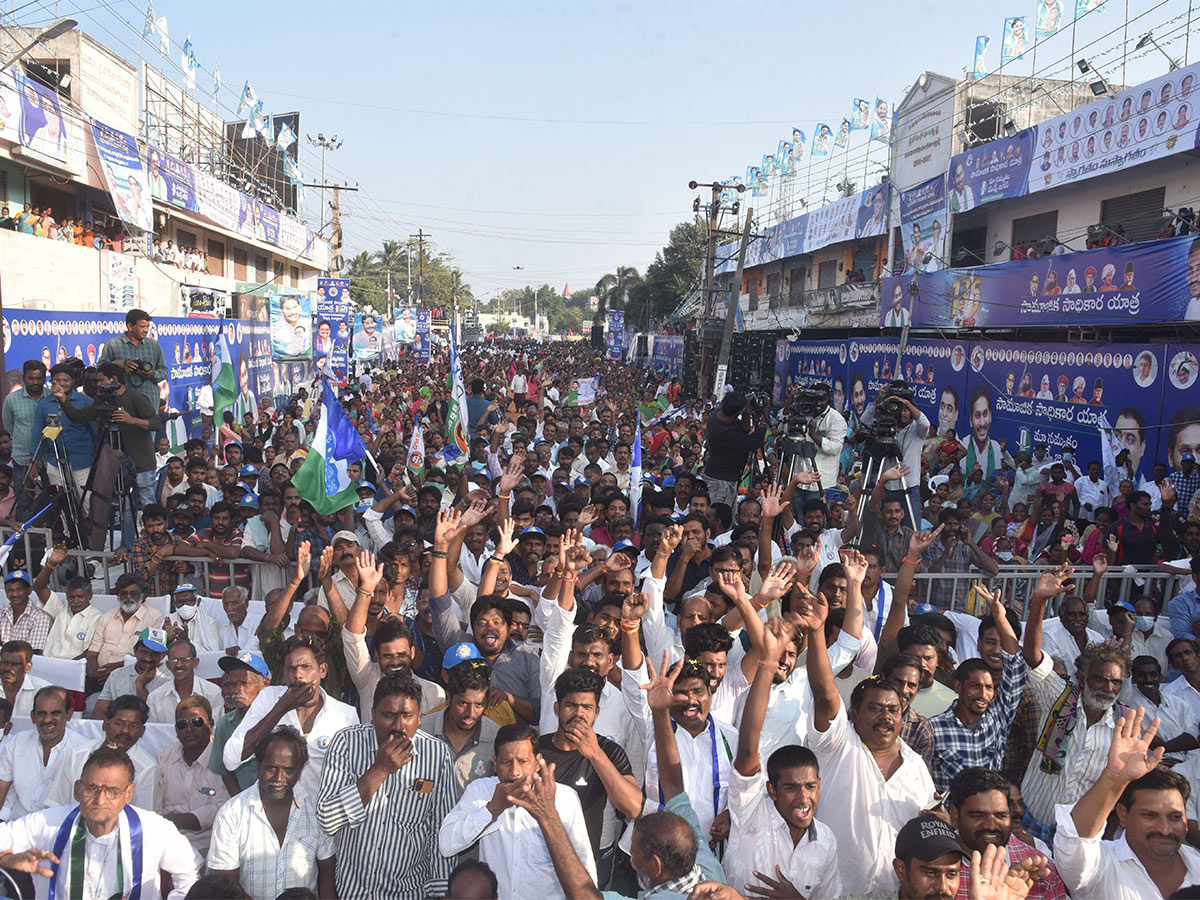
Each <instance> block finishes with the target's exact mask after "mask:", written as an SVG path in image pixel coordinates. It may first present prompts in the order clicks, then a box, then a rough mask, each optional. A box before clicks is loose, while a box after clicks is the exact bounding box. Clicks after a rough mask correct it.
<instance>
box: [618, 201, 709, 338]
mask: <svg viewBox="0 0 1200 900" xmlns="http://www.w3.org/2000/svg"><path fill="white" fill-rule="evenodd" d="M705 241H706V232H705V226H704V223H703V221H702V220H700V219H695V220H693V221H691V222H681V223H679V224H678V225H676V226H675V227H674V228H672V229H671V234H670V236H669V237H668V238H667V245H666V246H665V247H663V248H662V249H661V250H659V251H658V253H656V254H655V256H654V262H652V263H650V265H649V266H647V267H646V277H645V279H644V280H643V281H642V283H641V284H640V285H639V287H638V289H637V291H636V292H635V294H634V295H633V296H631V297H630V298H629V307H630V309H631V310H633V311H634V315H633V316H632V318H633V319H634V320H635V321H636V322H637V324H638V327H639V329H640V330H645V329H647V328H648V327H649V323H650V320H651V319H662V318H663V317H665V316H668V315H670V314H671V312H672V311H673V310H674V309H675V308H676V307H678V306H679V304H680V303H682V302H683V301H684V300H685V299H686V298H687V296H688V295H689V294H690V293H691V292H692V291H694V290H695V289H696V287H697V286H698V285H699V284H700V280H701V278H702V276H703V269H704V254H705V251H706V247H705ZM626 318H627V319H629V318H631V316H630V315H629V314H627V316H626ZM627 327H628V326H627Z"/></svg>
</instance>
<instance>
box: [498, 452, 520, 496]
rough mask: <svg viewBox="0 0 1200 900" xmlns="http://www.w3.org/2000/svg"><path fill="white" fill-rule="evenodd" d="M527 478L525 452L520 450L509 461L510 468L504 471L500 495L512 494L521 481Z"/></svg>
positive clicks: (501, 478)
mask: <svg viewBox="0 0 1200 900" xmlns="http://www.w3.org/2000/svg"><path fill="white" fill-rule="evenodd" d="M524 477H525V451H524V450H518V451H517V452H516V453H514V454H513V455H512V458H511V459H510V460H509V461H508V468H506V469H505V470H504V474H503V475H501V476H500V493H502V494H508V493H511V492H512V489H513V488H515V487H516V486H517V485H518V484H520V483H521V479H522V478H524Z"/></svg>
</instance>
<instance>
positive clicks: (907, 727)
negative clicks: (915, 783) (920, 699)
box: [900, 706, 937, 772]
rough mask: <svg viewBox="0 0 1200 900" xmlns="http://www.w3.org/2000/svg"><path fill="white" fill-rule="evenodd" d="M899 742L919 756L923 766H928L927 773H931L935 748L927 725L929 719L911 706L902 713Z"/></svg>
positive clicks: (930, 730)
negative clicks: (902, 719)
mask: <svg viewBox="0 0 1200 900" xmlns="http://www.w3.org/2000/svg"><path fill="white" fill-rule="evenodd" d="M900 740H902V741H904V743H906V744H908V746H909V747H911V748H912V749H913V751H914V752H915V753H917V754H919V755H920V757H921V758H922V759H924V760H925V765H927V766H929V771H931V772H932V771H933V751H934V748H935V747H936V746H937V742H936V741H935V740H934V737H933V728H931V727H930V725H929V719H927V718H925V716H923V715H921V714H920V713H919V712H917V711H916V710H915V709H913V708H912V707H911V706H910V707H909V708H908V711H907V712H905V713H904V721H902V722H901V723H900Z"/></svg>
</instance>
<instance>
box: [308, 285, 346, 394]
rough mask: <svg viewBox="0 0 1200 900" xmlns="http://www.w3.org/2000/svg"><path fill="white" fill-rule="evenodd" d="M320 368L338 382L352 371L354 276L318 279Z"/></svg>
mask: <svg viewBox="0 0 1200 900" xmlns="http://www.w3.org/2000/svg"><path fill="white" fill-rule="evenodd" d="M313 362H314V364H315V365H316V368H317V371H318V372H320V373H321V374H322V375H324V376H325V377H326V378H328V379H329V380H330V381H331V382H333V383H334V384H345V383H346V380H347V378H348V377H349V372H350V279H349V278H318V279H317V330H316V333H315V335H314V337H313Z"/></svg>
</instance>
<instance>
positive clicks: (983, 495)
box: [0, 311, 1200, 900]
mask: <svg viewBox="0 0 1200 900" xmlns="http://www.w3.org/2000/svg"><path fill="white" fill-rule="evenodd" d="M148 323H149V317H148V316H146V315H145V314H144V313H140V315H139V311H133V312H131V313H130V318H129V322H128V324H129V329H128V331H127V332H126V334H125V335H122V336H119V337H118V338H114V339H113V341H110V342H109V345H106V347H105V350H104V353H103V354H102V357H101V359H102V362H101V364H100V366H99V368H98V373H97V374H98V376H99V378H100V379H101V383H102V384H104V385H114V386H115V389H116V390H117V392H118V393H117V395H118V398H119V403H118V410H117V412H116V413H114V414H113V420H114V421H115V422H116V423H117V424H118V427H119V431H120V433H121V435H122V437H123V439H124V443H125V446H126V450H127V454H128V456H129V457H130V463H129V464H130V465H131V467H132V469H133V470H136V471H135V472H133V473H132V474H133V476H134V477H133V480H134V483H135V484H136V490H137V493H138V496H139V499H140V500H141V508H140V514H139V517H138V524H137V531H136V534H131V535H129V537H128V538H127V539H126V540H124V541H123V542H122V546H121V547H120V548H119V549H118V550H117V551H116V552H115V554H113V555H111V556H110V557H108V558H107V560H106V563H105V566H106V567H107V569H108V573H107V576H108V578H109V579H110V581H111V583H113V584H114V585H115V586H114V588H113V589H112V594H111V595H106V594H105V592H104V591H103V590H101V589H100V588H101V587H102V586H103V584H102V583H101V582H97V581H95V580H94V578H93V576H94V575H97V574H98V573H96V572H89V571H87V570H86V569H85V568H84V564H83V561H82V558H81V556H80V555H78V554H74V553H72V552H71V550H70V549H69V547H68V544H67V540H66V538H65V537H56V538H55V539H54V540H51V541H42V540H41V539H40V538H37V537H36V536H35V537H34V538H33V539H31V541H30V544H29V546H30V547H32V550H31V552H29V553H26V552H25V551H24V550H23V549H22V548H23V547H24V546H25V544H24V543H21V542H18V543H17V544H16V545H15V548H14V550H13V555H12V556H11V557H10V559H9V561H8V565H7V567H6V570H5V572H4V579H5V580H4V590H5V594H6V596H7V605H5V606H4V607H2V608H0V687H2V688H3V692H4V696H3V698H2V699H0V717H4V718H7V720H8V721H7V724H8V726H9V727H8V728H7V729H6V736H5V737H4V738H3V740H2V741H0V804H2V805H0V819H2V820H3V822H2V823H0V848H3V847H7V848H9V849H8V850H7V851H5V852H4V853H3V855H0V867H3V868H4V869H5V871H6V872H7V873H8V874H9V875H10V876H12V877H13V878H14V879H16V880H17V881H18V882H21V883H23V884H24V885H25V886H26V888H27V889H31V890H36V893H37V896H38V897H54V896H60V897H87V898H91V897H109V896H112V895H115V894H120V895H121V896H127V895H132V896H135V897H138V896H140V897H144V898H152V897H158V896H165V895H167V894H168V892H169V895H170V896H172V897H185V896H186V897H204V898H213V897H239V898H240V897H253V898H256V900H258V898H263V900H266V898H276V897H279V898H284V897H287V898H300V897H313V896H316V897H335V896H337V897H342V898H366V897H396V898H425V897H452V898H477V897H479V898H482V897H501V898H509V897H512V898H518V897H519V898H528V897H537V898H554V897H568V898H571V900H576V898H588V897H600V896H604V897H638V898H654V900H665V898H680V897H691V898H708V900H730V898H737V897H775V898H796V897H803V898H805V900H831V898H838V897H866V898H885V897H889V898H894V897H901V898H914V900H915V898H968V897H969V898H975V900H1020V898H1023V897H1026V896H1029V897H1034V898H1048V900H1054V898H1064V897H1068V896H1069V897H1073V898H1097V900H1100V898H1104V900H1108V898H1149V897H1158V896H1161V897H1170V896H1172V895H1175V894H1176V892H1177V891H1180V890H1181V889H1186V888H1191V889H1192V891H1195V890H1196V886H1198V885H1200V852H1198V851H1197V849H1195V848H1197V847H1200V810H1198V809H1197V806H1198V800H1197V797H1196V796H1195V794H1194V792H1193V790H1192V786H1193V784H1194V782H1195V778H1196V768H1197V765H1198V763H1200V741H1198V736H1200V651H1198V648H1197V644H1196V629H1197V626H1198V625H1200V596H1198V593H1197V584H1198V583H1200V521H1197V520H1193V519H1189V518H1188V515H1187V511H1189V510H1191V509H1192V507H1193V504H1192V502H1191V501H1192V497H1193V495H1194V494H1195V492H1196V491H1197V488H1200V472H1198V471H1197V470H1196V467H1195V462H1194V460H1192V459H1191V458H1190V457H1189V456H1188V455H1186V454H1185V455H1184V456H1183V457H1182V458H1181V460H1180V468H1179V471H1166V467H1164V470H1163V471H1162V472H1161V473H1157V472H1156V482H1155V484H1154V485H1152V488H1153V496H1152V495H1151V493H1149V492H1147V491H1145V490H1132V489H1130V490H1126V491H1124V492H1114V491H1112V490H1111V489H1110V488H1109V487H1108V485H1107V482H1106V481H1104V480H1103V479H1102V478H1101V477H1100V474H1101V473H1100V472H1099V471H1098V469H1099V461H1092V460H1086V461H1084V460H1078V461H1077V460H1075V459H1074V456H1073V454H1070V453H1065V454H1063V455H1062V456H1061V457H1056V458H1050V457H1049V456H1047V455H1046V452H1045V448H1044V447H1035V448H1032V449H1031V450H1030V451H1029V452H1025V453H1018V454H1017V455H1016V458H1009V457H1008V455H1007V453H1006V454H1005V455H1004V458H1003V459H1002V460H998V461H997V464H996V465H995V466H994V467H993V471H992V472H990V473H989V474H988V475H987V476H986V477H985V476H984V474H983V471H982V469H981V468H980V467H979V464H978V463H973V464H970V465H969V460H971V459H973V455H968V453H967V450H966V448H965V446H964V445H961V444H959V443H957V442H955V441H954V440H953V439H952V438H951V437H950V436H949V435H939V434H938V432H937V429H936V428H931V425H930V422H929V420H928V418H927V417H926V416H925V415H924V414H923V413H921V411H920V410H919V409H917V408H916V407H915V406H913V405H912V404H911V403H909V402H907V401H904V402H903V403H902V404H901V406H902V409H900V412H899V414H898V430H897V437H896V443H897V446H898V448H899V450H900V451H901V452H900V456H901V458H900V459H899V460H897V461H896V464H894V465H891V466H889V467H888V468H887V470H886V471H884V472H882V474H881V477H880V479H879V483H878V485H871V484H868V485H863V484H861V483H860V476H859V473H860V471H861V468H862V463H863V455H864V452H865V450H866V448H867V447H868V446H869V438H868V436H867V431H868V430H869V429H870V427H871V420H872V419H873V418H874V417H875V416H877V415H879V411H878V410H877V409H875V407H874V406H872V405H871V404H868V405H867V408H866V409H865V410H864V411H863V412H862V413H861V414H859V413H856V412H854V411H853V410H851V411H849V412H843V411H842V410H840V409H837V408H835V407H834V406H831V405H830V403H831V400H832V399H833V398H832V389H829V388H827V389H824V390H823V391H821V396H822V399H821V402H820V403H819V404H818V406H817V409H816V412H815V415H812V416H811V417H810V419H809V423H808V424H807V426H806V427H807V434H808V436H809V438H810V439H811V441H812V443H813V445H814V447H815V453H814V459H813V462H814V463H815V466H813V467H801V468H800V469H799V470H797V471H795V473H794V474H792V475H791V477H783V478H780V477H779V472H780V470H781V468H783V466H784V464H785V463H789V462H790V460H789V459H784V460H780V459H779V457H778V452H779V451H778V450H777V444H776V442H775V441H774V439H773V436H772V438H770V439H769V438H768V430H769V429H770V428H771V427H772V426H771V423H770V417H769V416H768V415H767V414H766V413H765V411H763V410H761V409H757V408H756V407H755V405H754V403H753V402H748V401H747V398H746V397H745V396H744V395H743V394H742V393H740V392H739V391H736V390H735V391H731V392H730V393H728V394H726V395H725V396H724V397H723V398H722V399H721V400H720V401H719V402H716V403H713V402H685V400H684V399H683V398H682V396H681V386H680V383H679V380H678V379H674V378H671V377H670V376H669V375H666V374H663V373H659V372H653V371H648V370H646V369H642V368H637V367H631V366H625V365H622V364H620V363H615V362H608V361H604V360H602V359H601V358H600V357H599V356H598V354H597V352H596V351H595V350H593V349H591V348H590V347H589V346H587V345H586V344H582V343H581V344H565V343H554V344H532V343H491V344H486V345H472V346H468V347H463V348H462V353H461V365H462V373H463V380H464V381H465V384H466V387H467V391H468V394H469V396H468V397H467V399H466V418H467V423H468V438H467V445H468V446H467V448H466V450H465V452H460V451H459V449H458V448H457V447H456V446H454V444H453V442H451V443H450V444H449V445H447V442H446V440H445V436H444V435H445V426H446V423H447V421H449V420H451V419H452V414H451V408H450V406H449V404H448V400H449V398H450V396H451V394H450V391H449V390H448V378H449V375H450V372H449V359H448V355H447V354H446V353H445V352H444V351H443V352H441V353H438V352H436V351H435V353H434V355H433V359H432V362H431V363H430V364H429V365H428V366H416V365H414V364H412V363H411V362H409V361H406V360H402V361H401V362H400V363H399V364H391V365H388V366H385V367H376V368H373V369H370V370H368V371H364V372H362V373H361V374H360V376H359V378H358V379H357V380H356V381H354V382H353V383H352V384H351V385H348V386H345V387H343V388H341V389H340V390H341V398H340V401H339V402H340V403H341V404H342V407H343V409H344V411H345V414H346V415H348V416H349V417H350V419H351V420H352V421H353V422H354V425H355V427H356V428H357V430H358V432H359V434H360V435H361V436H362V438H363V440H364V442H365V444H366V446H367V448H368V450H369V454H368V455H367V456H366V457H365V458H364V459H363V460H361V461H358V462H352V463H350V465H349V467H348V473H347V474H348V475H349V477H350V479H351V482H352V483H354V484H356V485H357V487H356V489H355V493H356V494H357V501H356V502H355V501H351V502H348V503H347V504H346V505H345V506H344V508H341V509H337V510H333V511H329V512H328V513H326V512H321V511H318V508H323V506H324V504H323V502H322V500H323V499H324V498H314V497H305V496H303V495H302V493H301V491H300V490H299V489H298V488H297V486H296V484H295V483H294V482H293V478H294V477H295V476H296V474H297V472H299V471H300V470H301V468H302V467H303V466H304V465H305V462H306V459H307V454H308V452H309V451H310V450H313V451H321V449H322V448H321V447H319V446H317V447H314V446H313V442H314V439H315V438H316V436H318V435H319V434H320V433H321V429H320V425H319V421H320V419H321V415H322V402H321V396H322V391H321V387H320V385H319V384H317V385H314V389H313V390H311V391H310V390H307V389H302V390H299V391H297V393H296V394H295V395H292V396H288V397H280V398H275V400H276V402H274V403H273V402H272V398H264V401H263V402H261V403H260V405H259V409H258V411H257V413H254V412H250V413H247V414H246V415H245V416H243V417H242V421H241V422H236V421H234V419H233V416H232V415H228V416H221V417H220V421H216V422H213V421H208V422H206V423H205V427H204V430H203V434H202V436H201V437H198V438H194V439H191V440H188V441H187V442H186V443H184V444H183V445H182V449H181V452H179V453H178V454H176V453H173V452H171V450H170V441H169V440H168V439H167V438H166V437H161V438H158V439H157V440H156V435H157V433H158V432H160V431H161V430H162V429H163V421H162V419H161V418H160V417H159V415H158V413H157V398H158V396H159V392H158V384H159V382H161V381H162V380H163V379H164V378H166V370H165V366H161V367H160V360H161V355H162V354H161V349H158V350H157V353H156V348H157V344H155V342H154V341H153V340H151V339H149V338H148V337H147V332H146V329H145V327H144V326H146V325H148ZM595 375H598V376H600V390H599V391H598V396H597V397H596V399H595V402H594V403H591V404H589V405H586V406H574V405H571V401H572V400H573V399H575V397H574V396H573V395H574V393H575V392H574V388H575V387H576V385H575V384H574V382H575V381H576V380H577V379H580V378H586V377H590V376H595ZM47 376H49V379H50V381H49V384H47V381H46V379H47ZM79 382H80V378H79V376H78V375H76V374H75V373H74V371H73V370H71V369H70V367H69V366H67V367H62V366H56V367H55V368H54V369H52V370H51V371H50V372H49V373H47V372H46V370H45V369H44V368H43V367H42V364H41V362H40V361H37V360H32V361H30V362H28V363H26V364H25V368H24V375H23V383H22V385H21V386H20V387H19V388H18V389H17V390H15V391H14V392H13V393H12V394H10V395H9V396H8V397H7V398H6V400H5V403H4V417H3V423H4V428H5V432H4V434H0V488H2V489H3V490H0V525H3V526H4V527H6V528H12V527H16V526H19V525H20V524H21V523H23V522H25V521H27V520H28V518H29V516H30V515H31V514H33V513H35V512H37V511H38V510H39V509H40V508H41V507H40V505H39V502H38V496H39V492H40V490H41V489H42V488H43V487H45V486H46V485H48V484H50V485H52V484H59V485H61V484H63V483H64V480H65V479H64V472H63V471H61V470H60V468H59V466H56V465H55V462H56V461H58V460H60V456H58V455H55V453H54V452H53V451H52V450H51V451H48V450H47V447H46V446H45V444H44V443H43V442H42V441H41V433H42V432H41V429H42V427H43V423H45V421H46V416H47V415H48V414H61V421H62V423H63V428H64V431H63V434H62V436H61V437H60V438H59V441H60V442H62V443H63V448H62V452H63V455H64V456H65V457H66V458H68V459H69V460H70V466H71V470H72V474H73V475H74V476H75V477H76V478H78V477H79V474H80V471H81V469H82V470H85V476H84V478H85V479H86V468H87V466H85V465H83V464H84V463H85V462H88V463H90V460H91V458H92V455H93V453H94V448H95V446H96V444H95V441H96V437H97V434H96V430H95V429H96V423H95V418H96V416H95V414H94V412H89V410H92V409H93V407H94V406H95V404H94V403H93V402H92V396H89V394H88V393H87V392H85V391H83V390H80V384H79ZM91 392H92V394H94V393H95V388H94V387H92V388H91ZM838 405H840V403H839V404H838ZM414 428H420V429H422V431H423V435H424V451H423V455H421V456H416V455H415V454H414V455H413V456H410V451H409V448H410V447H411V446H413V443H412V440H411V439H412V433H413V430H414ZM774 430H775V431H778V426H776V427H775V429H774ZM968 437H969V436H968ZM639 448H640V452H641V455H640V460H638V459H637V458H636V451H637V450H638V449H639ZM638 462H640V463H641V465H640V469H639V466H638V465H637V463H638ZM786 471H789V472H790V471H792V469H791V467H788V468H787V469H786ZM1158 475H1161V477H1157V476H1158ZM80 483H84V481H83V480H81V481H80ZM914 485H915V486H916V487H914ZM68 487H70V484H68ZM860 500H861V503H860ZM910 501H915V503H913V502H910ZM860 507H861V511H860ZM37 524H39V525H46V524H53V523H46V522H42V521H39V522H38V523H37ZM54 527H55V528H56V529H57V526H56V525H55V526H54ZM26 557H28V558H26ZM1129 565H1135V566H1140V567H1142V571H1144V572H1146V573H1147V576H1148V575H1149V573H1150V572H1151V571H1152V570H1154V569H1158V570H1159V571H1158V574H1160V575H1162V576H1164V577H1155V578H1151V577H1146V578H1144V579H1142V581H1141V582H1140V584H1139V583H1137V582H1134V585H1135V587H1134V589H1133V590H1132V591H1131V592H1130V594H1129V596H1130V599H1129V600H1121V599H1119V598H1120V597H1122V596H1125V594H1124V593H1122V592H1121V591H1120V590H1118V589H1117V588H1118V587H1119V586H1120V584H1121V583H1122V582H1120V581H1119V580H1118V578H1117V577H1116V576H1117V574H1118V570H1119V569H1121V568H1123V567H1125V566H1129ZM1013 567H1024V568H1025V570H1028V569H1030V567H1032V574H1030V575H1028V579H1027V585H1026V587H1027V590H1025V591H1024V593H1023V594H1021V596H1020V602H1016V601H1012V600H1011V599H1010V593H1006V592H1005V591H1002V590H1001V589H1000V587H999V583H998V582H995V581H993V578H994V577H995V576H997V575H998V574H1002V573H1003V572H1004V571H1006V570H1010V571H1011V570H1013ZM969 573H974V574H975V576H976V578H975V579H974V581H973V583H971V582H968V581H967V580H964V579H961V578H952V577H950V576H954V575H963V574H969ZM1171 574H1174V575H1175V576H1177V577H1176V578H1174V579H1170V578H1167V577H1166V576H1168V575H1171ZM1124 583H1128V581H1126V582H1124ZM113 595H115V596H113ZM969 603H973V604H975V608H976V611H977V612H978V615H975V614H971V613H969V612H967V609H968V608H969ZM69 661H76V662H75V663H74V665H75V666H76V667H79V666H82V667H83V669H84V672H85V675H84V682H83V690H77V689H75V687H74V686H73V685H71V684H68V683H66V682H65V681H64V682H62V683H55V682H54V681H53V679H45V678H41V677H39V676H38V675H36V674H34V671H33V670H34V669H37V670H38V671H41V672H43V673H46V674H51V673H53V672H60V671H67V670H68V669H69V665H68V662H69ZM80 661H82V662H80ZM208 664H212V666H213V668H214V669H215V672H213V671H211V670H210V675H211V677H207V678H206V677H205V676H204V675H203V674H202V673H201V671H200V670H201V668H202V667H203V666H206V665H208ZM131 885H132V890H131ZM1180 896H1196V894H1195V893H1186V894H1181V895H1180Z"/></svg>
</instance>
